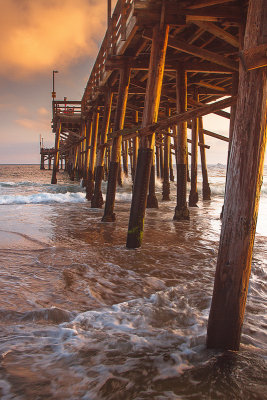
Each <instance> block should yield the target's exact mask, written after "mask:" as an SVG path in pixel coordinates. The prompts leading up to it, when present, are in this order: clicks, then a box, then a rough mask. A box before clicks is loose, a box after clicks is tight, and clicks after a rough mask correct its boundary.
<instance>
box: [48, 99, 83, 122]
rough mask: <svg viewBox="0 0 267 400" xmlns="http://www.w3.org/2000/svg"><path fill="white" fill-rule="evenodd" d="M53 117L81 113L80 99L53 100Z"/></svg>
mask: <svg viewBox="0 0 267 400" xmlns="http://www.w3.org/2000/svg"><path fill="white" fill-rule="evenodd" d="M52 104H53V119H54V118H55V117H57V116H60V115H73V116H78V115H81V101H71V100H66V101H64V100H60V101H53V103H52Z"/></svg>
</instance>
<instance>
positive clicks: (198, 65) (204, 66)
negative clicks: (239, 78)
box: [183, 61, 233, 74]
mask: <svg viewBox="0 0 267 400" xmlns="http://www.w3.org/2000/svg"><path fill="white" fill-rule="evenodd" d="M183 65H184V68H185V70H186V71H187V72H202V73H206V74H232V73H233V70H232V69H231V68H227V67H223V66H220V65H218V64H216V63H213V62H208V61H204V62H196V61H192V62H191V61H190V62H187V63H184V64H183Z"/></svg>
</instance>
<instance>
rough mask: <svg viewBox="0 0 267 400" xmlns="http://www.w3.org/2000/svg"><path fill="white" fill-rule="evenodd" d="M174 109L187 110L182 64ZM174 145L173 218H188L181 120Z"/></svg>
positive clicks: (184, 128)
mask: <svg viewBox="0 0 267 400" xmlns="http://www.w3.org/2000/svg"><path fill="white" fill-rule="evenodd" d="M176 111H177V113H178V114H179V113H184V112H186V111H187V75H186V71H185V70H184V68H183V67H182V66H179V67H178V68H177V70H176ZM175 142H176V143H175V147H176V171H177V203H176V207H175V213H174V217H173V219H174V220H176V221H180V220H188V219H189V210H188V207H187V202H186V189H187V188H186V186H187V168H188V165H187V159H188V158H187V122H186V121H184V122H181V123H179V124H178V126H177V135H176V137H175Z"/></svg>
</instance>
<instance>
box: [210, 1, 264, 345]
mask: <svg viewBox="0 0 267 400" xmlns="http://www.w3.org/2000/svg"><path fill="white" fill-rule="evenodd" d="M265 7H266V1H265V0H257V1H256V2H255V1H253V0H250V1H249V6H248V14H247V23H246V31H245V39H244V51H246V50H249V49H253V48H255V47H256V46H258V45H260V44H262V43H264V40H265V43H266V36H265V37H264V27H265V26H266V22H267V21H266V13H265ZM264 18H265V20H264ZM266 100H267V71H266V67H263V68H259V69H254V70H251V71H247V70H245V69H244V68H243V67H242V66H241V67H240V77H239V88H238V100H237V107H236V116H235V124H234V131H233V138H232V145H231V153H230V158H229V165H228V176H227V184H226V193H225V202H224V204H225V205H224V215H223V221H222V232H221V239H220V247H219V254H218V260H217V268H216V275H215V283H214V291H213V298H212V304H211V310H210V315H209V322H208V335H207V347H208V348H220V349H231V350H238V349H239V345H240V337H241V329H242V324H243V319H244V312H245V305H246V299H247V292H248V284H249V276H250V271H251V259H252V249H253V243H254V238H255V229H256V223H257V215H258V205H259V197H260V189H261V184H262V173H263V165H264V152H265V147H266V139H267V138H266V135H267V130H266Z"/></svg>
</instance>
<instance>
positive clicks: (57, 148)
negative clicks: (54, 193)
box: [51, 122, 61, 184]
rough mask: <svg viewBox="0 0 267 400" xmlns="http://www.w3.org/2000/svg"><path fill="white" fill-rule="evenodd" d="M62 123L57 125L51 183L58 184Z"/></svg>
mask: <svg viewBox="0 0 267 400" xmlns="http://www.w3.org/2000/svg"><path fill="white" fill-rule="evenodd" d="M60 131H61V122H58V123H57V129H56V136H55V155H54V165H53V173H52V179H51V183H52V184H56V183H57V171H58V165H59V142H60Z"/></svg>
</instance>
